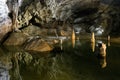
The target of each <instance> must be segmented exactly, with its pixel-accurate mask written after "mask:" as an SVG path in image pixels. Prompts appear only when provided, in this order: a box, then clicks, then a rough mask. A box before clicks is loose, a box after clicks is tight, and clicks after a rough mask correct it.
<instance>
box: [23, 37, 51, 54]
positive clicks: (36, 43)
mask: <svg viewBox="0 0 120 80" xmlns="http://www.w3.org/2000/svg"><path fill="white" fill-rule="evenodd" d="M25 50H28V51H36V52H46V51H51V50H52V47H51V46H50V45H49V44H48V43H47V42H45V41H44V40H42V39H35V40H31V41H30V42H29V43H28V44H27V45H26V47H25Z"/></svg>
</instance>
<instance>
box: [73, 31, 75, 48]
mask: <svg viewBox="0 0 120 80" xmlns="http://www.w3.org/2000/svg"><path fill="white" fill-rule="evenodd" d="M72 46H73V48H74V47H75V32H74V30H73V31H72Z"/></svg>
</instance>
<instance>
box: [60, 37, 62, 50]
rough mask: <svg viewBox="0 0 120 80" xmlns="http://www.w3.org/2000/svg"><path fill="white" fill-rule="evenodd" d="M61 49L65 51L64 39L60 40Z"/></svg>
mask: <svg viewBox="0 0 120 80" xmlns="http://www.w3.org/2000/svg"><path fill="white" fill-rule="evenodd" d="M60 48H61V50H63V40H62V39H60Z"/></svg>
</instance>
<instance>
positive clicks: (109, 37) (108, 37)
mask: <svg viewBox="0 0 120 80" xmlns="http://www.w3.org/2000/svg"><path fill="white" fill-rule="evenodd" d="M107 40H108V46H110V36H109V35H108V38H107Z"/></svg>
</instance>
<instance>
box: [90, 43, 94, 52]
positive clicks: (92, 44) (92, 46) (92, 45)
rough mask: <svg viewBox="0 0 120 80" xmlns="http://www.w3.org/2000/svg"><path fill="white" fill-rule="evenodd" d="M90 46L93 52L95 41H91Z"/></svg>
mask: <svg viewBox="0 0 120 80" xmlns="http://www.w3.org/2000/svg"><path fill="white" fill-rule="evenodd" d="M91 48H92V51H93V52H94V51H95V42H92V43H91Z"/></svg>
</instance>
